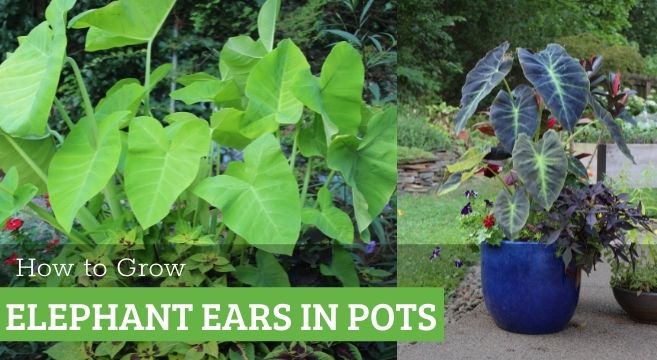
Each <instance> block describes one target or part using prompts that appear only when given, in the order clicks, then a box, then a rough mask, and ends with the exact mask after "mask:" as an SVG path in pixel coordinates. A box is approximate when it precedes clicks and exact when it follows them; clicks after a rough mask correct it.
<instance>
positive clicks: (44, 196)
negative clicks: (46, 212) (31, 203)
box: [43, 193, 51, 209]
mask: <svg viewBox="0 0 657 360" xmlns="http://www.w3.org/2000/svg"><path fill="white" fill-rule="evenodd" d="M43 200H44V201H45V202H46V208H48V209H50V208H51V206H50V195H48V193H46V194H44V195H43Z"/></svg>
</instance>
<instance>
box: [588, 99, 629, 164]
mask: <svg viewBox="0 0 657 360" xmlns="http://www.w3.org/2000/svg"><path fill="white" fill-rule="evenodd" d="M587 98H588V99H589V103H590V104H591V108H592V109H593V113H595V116H596V117H597V118H598V119H600V121H601V122H602V123H603V124H604V125H605V127H606V128H607V131H609V135H611V138H612V139H613V140H614V142H615V143H616V145H618V149H619V150H620V151H621V152H622V153H623V154H624V155H625V156H626V157H627V158H628V159H630V160H631V161H632V163H634V164H636V162H635V161H634V156H632V153H631V152H630V148H629V147H627V144H626V143H625V138H624V137H623V130H622V129H621V127H620V125H618V124H617V123H616V121H614V117H613V116H611V113H609V111H607V109H605V108H604V106H602V105H601V104H600V103H599V102H598V100H596V98H595V96H594V95H593V94H591V93H589V95H588V97H587Z"/></svg>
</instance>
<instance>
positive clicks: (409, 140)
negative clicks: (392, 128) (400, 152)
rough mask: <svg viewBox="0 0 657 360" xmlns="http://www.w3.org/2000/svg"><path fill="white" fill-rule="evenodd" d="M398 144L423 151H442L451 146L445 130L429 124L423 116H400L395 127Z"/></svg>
mask: <svg viewBox="0 0 657 360" xmlns="http://www.w3.org/2000/svg"><path fill="white" fill-rule="evenodd" d="M397 143H398V145H399V146H406V147H410V148H418V149H421V150H424V151H431V152H433V151H443V150H447V149H449V148H450V147H451V140H450V137H449V134H448V133H447V131H445V130H444V129H442V128H439V127H436V126H433V125H431V124H429V123H428V122H427V121H426V120H425V119H424V118H419V117H417V116H402V117H400V118H399V124H398V128H397Z"/></svg>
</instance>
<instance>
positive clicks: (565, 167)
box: [440, 42, 643, 270]
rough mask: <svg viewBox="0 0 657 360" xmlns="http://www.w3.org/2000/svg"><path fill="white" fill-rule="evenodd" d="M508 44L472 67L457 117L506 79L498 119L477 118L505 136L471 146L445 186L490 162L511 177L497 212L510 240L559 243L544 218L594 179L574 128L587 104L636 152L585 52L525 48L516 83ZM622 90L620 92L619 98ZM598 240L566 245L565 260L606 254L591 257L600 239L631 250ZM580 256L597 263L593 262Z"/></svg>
mask: <svg viewBox="0 0 657 360" xmlns="http://www.w3.org/2000/svg"><path fill="white" fill-rule="evenodd" d="M508 49H509V44H508V43H506V42H505V43H503V44H501V45H499V46H498V47H496V48H495V49H493V50H491V51H490V52H489V53H488V54H486V56H485V57H484V58H482V59H481V60H480V61H479V62H478V63H477V64H476V65H475V67H474V69H472V70H471V71H470V72H469V73H468V75H467V77H466V82H465V85H464V86H463V89H462V98H461V109H460V111H459V112H458V114H457V115H456V117H455V122H456V124H455V130H456V132H459V131H461V130H462V129H463V128H464V127H465V126H466V124H467V122H468V119H469V118H470V117H471V116H472V115H473V114H474V112H475V111H476V109H477V108H478V107H479V104H480V102H481V101H482V100H484V99H485V98H486V97H487V96H488V95H489V94H490V93H491V92H492V91H493V90H494V89H495V88H497V87H498V86H499V85H500V84H502V83H503V86H502V88H501V89H500V90H499V91H498V93H497V95H496V96H495V98H494V100H493V102H492V104H491V106H490V122H489V123H486V124H477V128H478V129H479V130H482V129H483V130H482V132H484V133H489V134H493V133H494V135H495V136H496V137H497V139H498V140H499V144H498V145H497V146H496V147H493V148H490V147H489V148H471V149H469V150H468V151H467V152H466V153H465V154H464V155H463V156H462V158H461V159H460V161H459V162H457V163H456V164H452V165H450V166H449V167H448V170H449V171H450V173H451V174H450V176H449V178H448V179H447V180H446V182H445V183H444V185H443V186H442V188H441V190H440V192H441V193H446V192H448V191H451V190H454V189H456V188H457V187H458V186H459V185H460V184H462V183H463V182H465V181H466V180H468V179H469V178H471V177H472V176H474V175H475V174H476V173H478V172H480V171H482V169H484V170H486V173H489V174H493V175H495V177H497V178H498V179H500V181H501V182H502V183H503V184H504V187H503V189H502V190H501V191H500V192H499V194H498V195H497V199H496V201H495V204H494V209H493V214H494V217H495V220H496V223H497V225H498V226H499V227H500V228H501V229H502V231H503V233H504V235H505V237H506V238H507V239H509V240H527V239H531V238H541V237H542V240H543V241H545V242H547V243H552V242H554V241H555V240H556V237H555V235H554V234H551V233H543V232H541V229H539V227H538V226H537V225H538V224H539V222H540V221H541V220H542V219H545V218H546V217H549V216H550V214H551V213H553V212H554V211H562V209H561V208H559V209H558V210H555V209H554V204H555V201H557V199H559V198H560V196H563V194H564V191H566V192H568V193H570V192H571V191H574V190H570V188H575V189H576V188H586V187H587V186H588V176H587V171H586V169H585V168H584V166H583V165H582V163H581V162H580V160H579V159H578V157H577V156H576V155H575V154H574V153H573V151H572V147H571V140H572V138H573V136H574V135H575V134H576V133H577V131H579V130H580V129H581V128H583V126H579V127H578V123H579V121H580V118H581V117H582V114H583V113H584V112H585V111H586V110H587V108H589V109H590V110H592V112H593V114H594V115H595V116H596V118H597V119H598V120H596V121H594V123H597V122H600V123H601V124H603V125H604V126H605V127H607V129H608V130H609V131H610V133H611V134H612V137H613V139H614V140H615V141H616V142H617V143H618V145H619V147H620V148H621V149H625V150H626V151H625V154H626V155H627V156H628V158H630V159H632V157H631V154H630V153H629V150H627V146H626V145H625V142H624V140H623V137H622V135H621V132H620V131H619V130H618V129H619V127H618V125H617V124H616V123H615V122H614V117H613V116H612V114H610V113H609V111H608V110H607V108H606V107H605V106H603V104H602V99H599V97H600V96H601V94H602V93H601V92H600V90H599V89H598V88H597V85H598V84H599V83H600V81H597V80H596V81H597V83H596V84H592V83H591V82H590V80H589V76H593V75H594V74H592V72H591V71H589V72H588V73H587V70H586V69H585V68H584V67H583V66H582V64H580V62H578V60H576V59H574V58H572V57H571V56H569V55H568V54H567V53H566V51H565V50H564V49H563V48H562V47H561V46H559V45H557V44H550V45H548V46H547V47H546V48H545V49H543V50H541V51H539V52H532V51H530V50H527V49H522V48H519V49H517V59H518V62H519V63H520V66H521V68H522V71H523V73H524V79H523V80H524V81H519V84H518V85H517V86H516V87H515V88H514V89H512V88H511V87H510V86H509V84H508V83H507V81H506V80H505V77H506V76H507V75H508V74H509V72H510V70H511V68H512V65H513V61H514V59H513V56H512V55H511V54H509V53H508V52H507V51H508ZM599 61H601V59H600V60H599ZM599 61H598V62H599ZM598 67H599V64H598ZM617 95H618V93H616V94H615V95H613V96H614V99H616V96H617ZM612 105H613V104H612ZM584 126H589V125H584ZM559 129H561V130H562V131H559ZM487 130H488V131H487ZM492 130H494V132H493V131H492ZM501 172H503V173H501ZM609 196H611V195H609ZM612 210H613V209H612ZM619 216H621V215H619ZM641 224H643V221H641ZM598 240H599V241H598V242H597V243H596V244H588V245H589V246H584V247H580V246H579V245H578V244H576V245H575V246H572V247H568V250H567V251H564V249H563V248H562V249H561V250H562V253H563V258H564V261H565V263H566V264H569V263H570V261H571V259H572V258H573V257H574V255H573V253H572V252H571V250H572V251H575V252H577V253H578V255H581V256H580V259H579V260H582V261H585V260H588V261H592V262H593V263H594V262H595V261H597V260H599V253H598V256H595V257H592V258H591V257H588V255H587V251H598V250H597V247H598V246H601V247H609V246H612V245H613V246H614V247H615V251H616V250H617V251H618V254H619V255H620V256H621V257H625V255H626V253H627V252H628V251H629V249H628V247H627V246H626V244H625V243H624V242H623V243H622V244H616V243H614V244H612V245H610V241H608V239H598ZM572 241H573V242H578V241H580V240H578V239H573V240H572ZM582 241H583V240H582ZM594 249H595V250H594ZM577 264H578V266H583V268H584V269H586V270H590V266H588V265H586V264H583V263H580V262H578V263H577Z"/></svg>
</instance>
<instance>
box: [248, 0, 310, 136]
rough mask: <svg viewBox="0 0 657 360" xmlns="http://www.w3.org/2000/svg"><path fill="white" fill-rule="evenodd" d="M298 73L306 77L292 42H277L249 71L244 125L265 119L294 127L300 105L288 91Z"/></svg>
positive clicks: (304, 64)
mask: <svg viewBox="0 0 657 360" xmlns="http://www.w3.org/2000/svg"><path fill="white" fill-rule="evenodd" d="M270 1H271V0H270ZM302 73H306V74H310V65H308V61H306V57H305V56H304V55H303V53H302V52H301V50H299V48H298V47H297V46H296V45H294V43H293V42H292V40H289V39H287V40H283V41H281V43H280V44H279V45H278V47H276V49H275V50H274V51H272V52H270V53H269V54H267V55H266V56H265V57H264V58H262V60H260V62H258V64H257V65H255V66H254V67H253V69H252V70H251V74H249V77H248V79H247V81H246V89H245V91H246V96H247V97H248V99H249V104H248V106H247V108H246V119H247V121H251V120H258V119H260V118H263V117H268V118H270V121H272V122H278V123H281V124H295V123H297V122H298V121H299V119H300V118H301V114H302V113H303V104H302V103H301V101H299V100H297V98H296V97H295V96H294V95H293V94H292V87H293V85H294V84H295V82H296V81H297V79H298V78H299V76H301V75H302Z"/></svg>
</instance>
